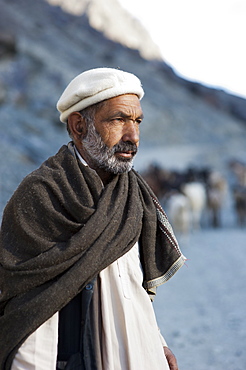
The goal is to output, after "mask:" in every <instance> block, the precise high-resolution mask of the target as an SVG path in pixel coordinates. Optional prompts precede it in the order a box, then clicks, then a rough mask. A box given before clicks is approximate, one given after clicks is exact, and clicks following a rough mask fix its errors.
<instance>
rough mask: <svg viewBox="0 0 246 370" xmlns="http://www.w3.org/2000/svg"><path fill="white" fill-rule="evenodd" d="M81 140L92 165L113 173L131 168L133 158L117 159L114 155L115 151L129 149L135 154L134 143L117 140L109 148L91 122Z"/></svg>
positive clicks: (119, 172) (135, 147)
mask: <svg viewBox="0 0 246 370" xmlns="http://www.w3.org/2000/svg"><path fill="white" fill-rule="evenodd" d="M81 142H82V144H83V147H84V149H85V150H86V152H87V155H88V156H89V157H90V159H91V161H92V163H93V165H94V166H96V167H98V168H101V169H103V170H105V171H107V172H110V173H113V174H115V175H116V174H121V173H124V172H129V171H130V170H131V169H132V166H133V158H132V159H124V158H122V159H119V158H117V157H116V156H115V153H116V152H118V151H128V150H130V151H134V153H135V154H136V153H137V146H136V145H135V144H132V143H131V142H119V143H118V144H116V145H114V146H113V147H112V148H111V149H110V148H108V146H107V145H106V144H105V143H104V142H103V140H102V137H101V135H100V134H99V133H98V132H97V131H96V129H95V126H94V124H93V123H92V122H91V123H89V124H88V130H87V135H86V137H85V138H84V139H82V141H81ZM135 154H134V155H135Z"/></svg>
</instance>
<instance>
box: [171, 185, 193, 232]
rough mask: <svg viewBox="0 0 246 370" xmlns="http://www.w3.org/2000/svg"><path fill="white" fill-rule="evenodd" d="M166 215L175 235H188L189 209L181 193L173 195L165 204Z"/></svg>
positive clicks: (188, 204) (189, 226)
mask: <svg viewBox="0 0 246 370" xmlns="http://www.w3.org/2000/svg"><path fill="white" fill-rule="evenodd" d="M167 214H168V218H169V220H170V222H171V225H172V227H173V229H174V231H175V233H177V234H179V235H183V236H185V235H188V233H189V232H190V229H191V209H190V202H189V200H188V198H187V197H186V196H185V195H183V194H181V193H178V192H177V193H173V194H172V195H171V196H170V198H169V199H168V202H167Z"/></svg>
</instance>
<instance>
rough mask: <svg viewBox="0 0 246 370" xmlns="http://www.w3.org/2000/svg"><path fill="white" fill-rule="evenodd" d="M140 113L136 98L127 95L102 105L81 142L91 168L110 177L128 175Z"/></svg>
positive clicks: (134, 150) (136, 146)
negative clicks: (96, 168)
mask: <svg viewBox="0 0 246 370" xmlns="http://www.w3.org/2000/svg"><path fill="white" fill-rule="evenodd" d="M142 119H143V113H142V109H141V106H140V102H139V99H138V97H137V96H136V95H132V94H127V95H121V96H117V97H115V98H112V99H109V100H107V101H105V104H103V106H102V108H101V109H100V110H98V111H97V112H96V114H95V120H94V126H93V125H90V126H89V127H88V131H87V135H86V137H85V138H84V139H83V140H82V144H83V147H84V150H85V151H86V153H87V155H88V156H89V158H90V160H91V161H92V162H93V165H94V166H95V167H98V168H101V169H104V170H105V171H107V172H111V173H115V174H117V173H123V172H128V171H130V170H131V168H132V161H133V157H134V156H135V154H136V153H137V148H138V145H139V125H140V123H141V121H142Z"/></svg>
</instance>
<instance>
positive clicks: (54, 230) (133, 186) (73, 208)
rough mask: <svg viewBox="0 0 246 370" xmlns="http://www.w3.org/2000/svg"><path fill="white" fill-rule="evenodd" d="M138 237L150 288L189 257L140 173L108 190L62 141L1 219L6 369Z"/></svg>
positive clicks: (1, 338)
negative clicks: (40, 329)
mask: <svg viewBox="0 0 246 370" xmlns="http://www.w3.org/2000/svg"><path fill="white" fill-rule="evenodd" d="M138 240H140V254H141V262H142V265H143V270H144V286H145V288H146V289H147V290H149V291H151V288H153V287H155V286H157V285H160V284H162V283H163V282H165V281H166V280H168V279H169V278H170V277H171V276H172V275H173V274H174V273H175V272H176V271H177V270H178V269H179V268H180V267H181V266H182V265H183V264H184V262H185V257H184V256H183V255H182V253H181V251H180V249H179V247H178V245H177V242H176V239H175V237H174V235H173V233H172V229H171V227H170V224H169V223H168V221H167V218H166V215H165V214H164V212H163V211H162V209H161V207H160V205H159V204H158V202H157V200H156V198H155V196H154V194H153V193H152V191H151V190H150V188H149V187H148V185H147V184H146V183H145V182H144V180H143V179H142V178H141V177H140V176H139V175H138V174H137V173H136V172H135V171H133V170H132V171H130V172H129V173H126V174H122V175H117V176H114V177H113V179H112V181H111V182H110V183H109V184H108V185H107V186H106V187H105V188H103V186H102V183H101V180H100V178H99V177H98V175H97V174H96V172H95V171H93V170H91V169H90V168H89V167H86V166H84V165H83V164H82V163H80V161H77V159H76V158H75V157H74V156H73V154H72V153H71V152H70V150H69V149H68V147H67V146H65V145H64V146H63V147H62V148H61V149H60V150H59V152H58V153H57V154H56V155H55V156H53V157H50V158H49V159H48V160H47V161H46V162H44V163H43V164H42V165H41V167H40V168H39V169H37V170H36V171H34V172H32V173H31V174H30V175H28V176H27V177H26V178H25V179H24V180H23V181H22V183H21V184H20V185H19V187H18V189H17V190H16V191H15V193H14V194H13V196H12V198H11V199H10V201H9V202H8V204H7V206H6V208H5V211H4V214H3V220H2V228H1V239H0V243H1V245H0V289H1V294H0V307H1V316H0V328H1V329H0V343H1V351H0V360H1V362H0V363H1V369H10V368H11V363H12V360H13V356H14V354H15V352H16V350H17V349H18V347H19V346H20V345H21V344H22V343H23V342H24V340H25V339H26V338H27V337H28V336H29V335H30V334H31V333H32V332H33V331H35V330H36V329H37V328H38V327H39V326H40V325H41V324H42V323H43V322H45V321H46V320H47V319H48V318H50V317H51V316H52V315H53V314H54V313H55V312H57V311H59V310H60V309H61V308H62V307H64V306H65V305H66V304H67V303H68V302H69V301H70V300H71V299H72V298H73V297H74V296H76V295H77V294H78V293H79V292H80V291H81V290H82V289H83V287H84V286H85V285H86V284H87V283H88V282H89V281H90V280H91V279H93V278H94V277H95V276H96V275H97V274H98V273H99V272H100V271H101V270H103V269H104V268H105V267H107V266H108V265H109V264H111V263H112V262H113V261H115V260H116V259H117V258H119V257H121V256H122V255H123V254H125V253H126V252H127V251H129V250H130V248H131V247H132V246H133V245H134V244H135V243H136V242H137V241H138Z"/></svg>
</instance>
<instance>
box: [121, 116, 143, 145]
mask: <svg viewBox="0 0 246 370" xmlns="http://www.w3.org/2000/svg"><path fill="white" fill-rule="evenodd" d="M122 140H123V141H130V142H131V143H132V144H137V143H138V142H139V126H138V124H137V123H136V122H134V121H129V122H128V123H127V124H126V126H125V128H124V133H123V136H122Z"/></svg>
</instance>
